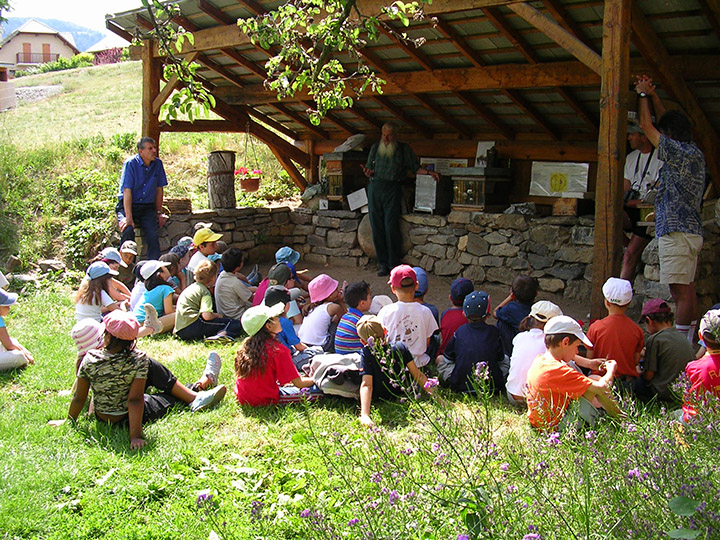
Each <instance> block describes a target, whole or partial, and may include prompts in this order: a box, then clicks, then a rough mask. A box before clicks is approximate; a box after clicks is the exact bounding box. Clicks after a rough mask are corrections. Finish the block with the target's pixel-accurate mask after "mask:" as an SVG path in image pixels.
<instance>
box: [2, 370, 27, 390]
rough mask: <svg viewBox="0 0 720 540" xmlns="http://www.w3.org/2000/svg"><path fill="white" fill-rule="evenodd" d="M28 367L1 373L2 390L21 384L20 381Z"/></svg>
mask: <svg viewBox="0 0 720 540" xmlns="http://www.w3.org/2000/svg"><path fill="white" fill-rule="evenodd" d="M27 367H28V366H25V367H21V368H16V369H9V370H7V371H0V390H4V389H5V388H8V387H11V386H12V385H13V384H16V383H17V384H19V383H20V381H19V380H18V379H19V377H20V375H21V374H22V373H23V372H24V371H25V370H26V369H27Z"/></svg>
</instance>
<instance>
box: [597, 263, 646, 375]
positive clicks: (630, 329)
mask: <svg viewBox="0 0 720 540" xmlns="http://www.w3.org/2000/svg"><path fill="white" fill-rule="evenodd" d="M602 291H603V296H604V297H605V309H607V311H608V316H607V317H605V318H604V319H600V320H599V321H595V322H594V323H592V324H591V325H590V328H589V329H588V339H589V340H590V341H592V343H593V346H592V347H591V348H589V349H588V351H587V356H588V358H601V359H604V358H611V359H613V360H615V361H617V364H618V366H617V373H616V374H615V375H616V377H618V378H619V379H620V380H622V381H626V382H629V381H634V379H635V378H636V377H637V376H638V370H637V366H638V364H639V363H640V353H641V352H642V348H643V344H644V342H645V336H644V335H643V331H642V329H641V328H640V327H639V326H638V325H637V324H636V323H635V321H633V320H632V319H631V318H630V317H628V316H627V315H625V312H626V311H627V308H628V306H629V305H630V302H631V301H632V297H633V292H632V285H631V284H630V282H629V281H628V280H626V279H619V278H612V277H611V278H609V279H608V280H607V281H606V282H605V284H604V285H603V288H602Z"/></svg>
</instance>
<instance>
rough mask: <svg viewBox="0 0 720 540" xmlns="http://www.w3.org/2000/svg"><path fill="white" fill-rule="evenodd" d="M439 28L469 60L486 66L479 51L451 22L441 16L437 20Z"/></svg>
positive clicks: (477, 65) (480, 65) (476, 64)
mask: <svg viewBox="0 0 720 540" xmlns="http://www.w3.org/2000/svg"><path fill="white" fill-rule="evenodd" d="M436 25H437V29H438V30H440V32H442V34H443V35H444V36H445V37H446V38H448V39H449V40H450V43H452V44H453V45H454V46H455V48H457V50H458V51H460V52H461V53H462V54H463V55H464V56H465V57H466V58H467V59H468V60H470V61H471V62H472V63H473V64H474V65H475V66H476V67H484V66H485V64H486V62H485V61H484V60H483V59H482V58H481V57H480V54H479V53H478V51H476V50H475V49H473V48H472V47H470V45H468V42H467V41H465V39H464V38H463V37H462V36H461V35H460V34H458V32H457V30H455V29H454V28H453V27H452V25H451V24H449V23H448V22H446V21H444V20H443V19H441V18H440V17H438V18H437V20H436Z"/></svg>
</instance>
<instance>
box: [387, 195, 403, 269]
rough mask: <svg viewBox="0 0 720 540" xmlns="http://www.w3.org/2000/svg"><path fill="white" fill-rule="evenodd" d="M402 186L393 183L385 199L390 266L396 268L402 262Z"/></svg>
mask: <svg viewBox="0 0 720 540" xmlns="http://www.w3.org/2000/svg"><path fill="white" fill-rule="evenodd" d="M401 201H402V186H401V185H400V184H399V183H398V182H391V183H390V185H389V186H388V190H387V195H386V197H385V201H384V205H385V237H386V239H387V240H386V242H387V246H388V264H389V265H390V268H395V267H396V266H397V265H398V264H400V262H401V261H402V234H401V233H400V214H401V212H402V202H401Z"/></svg>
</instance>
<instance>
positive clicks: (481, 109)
mask: <svg viewBox="0 0 720 540" xmlns="http://www.w3.org/2000/svg"><path fill="white" fill-rule="evenodd" d="M453 95H454V96H455V97H456V98H458V99H459V100H460V101H462V102H463V103H464V104H465V105H466V106H467V107H469V108H470V109H471V110H472V111H473V112H474V113H475V114H477V115H478V116H479V117H480V118H482V119H483V120H484V121H485V122H487V123H488V124H490V125H491V126H492V127H494V128H495V129H497V130H498V131H499V132H500V133H501V134H502V136H503V137H505V138H506V139H510V140H512V139H514V138H515V133H513V131H512V130H511V129H510V128H509V127H507V126H506V125H505V124H503V123H502V122H501V121H500V119H499V118H498V117H497V115H496V114H495V113H494V112H492V111H491V110H490V108H489V107H486V106H485V105H482V104H480V103H478V102H477V101H475V100H474V99H472V98H471V97H470V96H469V95H468V94H467V93H465V92H453Z"/></svg>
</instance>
